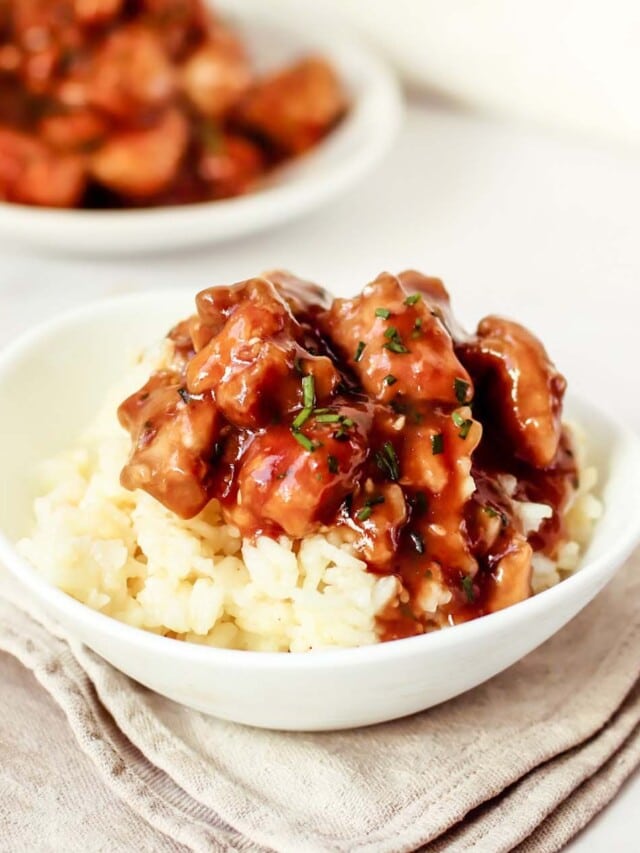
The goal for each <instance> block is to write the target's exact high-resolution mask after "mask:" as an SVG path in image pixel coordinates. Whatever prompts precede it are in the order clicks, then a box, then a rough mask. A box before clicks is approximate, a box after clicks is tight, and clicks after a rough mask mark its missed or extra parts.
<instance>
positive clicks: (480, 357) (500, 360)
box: [459, 316, 566, 468]
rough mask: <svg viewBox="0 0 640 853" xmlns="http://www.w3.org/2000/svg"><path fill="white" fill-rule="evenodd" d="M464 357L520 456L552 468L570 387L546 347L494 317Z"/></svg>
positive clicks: (491, 415)
mask: <svg viewBox="0 0 640 853" xmlns="http://www.w3.org/2000/svg"><path fill="white" fill-rule="evenodd" d="M459 355H460V358H461V360H462V362H463V363H464V365H465V366H466V367H467V368H468V370H469V371H470V373H471V375H472V376H473V377H474V380H475V381H476V383H477V384H478V385H479V387H481V392H480V399H479V402H480V404H481V405H482V407H483V409H484V410H485V413H486V414H485V417H486V418H487V419H488V420H489V421H490V422H491V421H492V422H493V423H496V418H498V419H499V420H498V426H499V428H500V431H501V434H502V433H504V435H505V437H506V438H507V439H508V440H509V441H510V443H511V444H512V447H513V450H514V452H515V454H516V455H517V456H518V457H520V458H521V459H523V460H524V461H525V462H528V463H530V464H531V465H534V466H536V467H538V468H544V467H547V466H548V465H551V463H552V462H553V460H554V458H555V456H556V453H557V452H558V446H559V443H560V437H561V433H562V425H561V412H562V399H563V397H564V392H565V389H566V381H565V379H564V377H563V376H562V375H561V374H560V373H558V371H557V370H556V368H555V366H554V365H553V363H552V362H551V361H550V359H549V356H548V355H547V352H546V350H545V348H544V347H543V346H542V344H541V343H540V341H539V340H538V339H537V338H536V337H535V336H534V335H532V334H531V332H529V331H528V330H527V329H525V328H524V327H523V326H521V325H520V324H519V323H514V322H513V321H511V320H505V319H503V318H501V317H494V316H491V317H486V318H485V319H484V320H482V321H481V323H480V324H479V326H478V332H477V337H476V338H475V339H473V340H471V341H470V342H468V343H465V344H463V345H462V346H461V347H460V349H459Z"/></svg>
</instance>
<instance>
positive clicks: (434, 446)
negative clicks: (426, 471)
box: [431, 432, 444, 456]
mask: <svg viewBox="0 0 640 853" xmlns="http://www.w3.org/2000/svg"><path fill="white" fill-rule="evenodd" d="M443 451H444V435H443V434H442V433H441V432H438V433H436V434H435V435H432V436H431V452H432V453H433V455H434V456H438V455H439V454H440V453H442V452H443Z"/></svg>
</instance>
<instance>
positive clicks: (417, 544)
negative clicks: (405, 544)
mask: <svg viewBox="0 0 640 853" xmlns="http://www.w3.org/2000/svg"><path fill="white" fill-rule="evenodd" d="M409 539H411V541H412V542H413V547H414V548H415V549H416V551H417V552H418V554H424V540H423V539H422V536H420V534H419V533H416V532H415V530H412V531H411V533H410V534H409Z"/></svg>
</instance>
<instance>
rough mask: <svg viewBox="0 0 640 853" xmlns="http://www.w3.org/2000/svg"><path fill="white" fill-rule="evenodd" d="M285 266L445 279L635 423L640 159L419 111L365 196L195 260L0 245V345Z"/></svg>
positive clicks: (618, 809) (316, 272)
mask: <svg viewBox="0 0 640 853" xmlns="http://www.w3.org/2000/svg"><path fill="white" fill-rule="evenodd" d="M275 266H285V267H288V268H290V269H291V270H293V271H294V272H296V273H298V274H299V275H302V276H306V277H309V278H314V279H316V280H318V281H320V282H321V283H322V284H324V285H326V286H327V287H329V288H330V289H332V290H333V291H334V292H335V293H336V294H347V293H350V292H354V291H356V290H358V289H360V288H361V287H362V286H363V285H364V284H365V283H366V282H367V281H368V280H369V279H371V278H372V277H373V276H375V275H376V274H377V273H378V272H380V271H381V270H383V269H390V270H391V271H398V270H400V269H403V268H406V267H410V266H413V267H417V268H418V269H420V270H422V271H424V272H426V273H429V274H432V275H439V276H441V277H442V278H443V279H444V280H445V282H446V284H447V285H448V287H449V289H450V291H451V292H452V295H453V300H454V307H455V308H456V309H457V313H458V314H459V316H460V317H461V319H462V320H463V321H465V322H466V323H467V324H468V325H469V326H473V325H474V324H475V323H476V322H477V321H478V320H479V319H480V317H481V316H483V315H484V314H487V313H490V312H498V313H503V314H506V315H511V316H513V317H514V318H516V319H518V320H521V321H522V322H524V323H526V324H527V325H529V326H530V327H531V328H532V329H533V330H534V331H536V332H537V333H538V334H539V335H540V336H541V337H542V339H543V341H544V342H545V343H546V345H547V347H548V349H549V350H550V352H551V354H552V356H553V357H554V359H555V361H556V363H557V364H558V366H559V367H560V369H561V370H562V371H563V372H564V373H565V375H566V376H567V378H568V379H569V382H570V386H571V388H572V389H573V390H575V391H578V392H580V393H582V394H585V395H588V396H589V397H591V398H593V399H595V400H598V401H599V402H600V404H601V405H602V406H604V407H606V408H608V409H609V410H611V411H614V412H616V414H617V416H618V417H619V418H621V419H625V420H627V421H628V422H630V423H631V424H637V423H638V421H639V420H640V395H639V393H638V391H639V387H638V386H639V382H638V375H637V362H638V357H637V354H638V351H639V349H640V328H639V324H638V317H639V314H640V310H639V309H640V295H639V292H640V291H639V289H640V153H639V154H634V153H633V152H631V151H626V152H625V151H614V150H607V149H605V148H599V147H596V146H594V145H589V144H587V143H585V142H578V141H571V140H569V141H567V139H566V138H562V137H554V136H553V135H552V134H548V133H547V134H543V133H542V132H532V131H526V130H523V129H519V128H513V127H511V128H510V127H507V126H505V125H500V124H496V123H492V122H490V121H488V120H486V121H485V120H481V119H478V118H470V117H463V116H460V115H454V114H447V113H443V112H437V111H434V110H433V109H430V108H428V107H426V106H421V105H419V104H414V105H413V106H412V108H411V109H410V112H409V115H408V121H407V124H406V126H405V129H404V131H403V133H402V136H401V139H400V140H399V143H398V145H397V146H396V148H395V150H394V152H393V154H392V155H391V156H389V157H388V158H387V159H386V161H385V162H384V163H383V164H382V165H381V166H380V167H379V169H378V171H377V173H376V174H374V175H373V176H371V178H370V179H369V180H368V182H367V183H366V184H365V185H364V186H361V187H359V188H357V189H356V190H354V191H353V192H352V193H351V195H350V196H349V197H348V198H345V199H342V200H341V201H338V202H334V203H332V204H331V206H330V207H327V208H325V209H324V210H322V211H320V212H318V213H317V214H314V215H313V216H310V217H308V218H305V219H304V220H300V221H299V222H298V223H296V224H294V225H291V226H288V227H287V228H283V229H279V230H277V231H274V232H270V233H267V234H265V235H261V236H258V237H256V238H253V239H250V240H243V241H242V242H235V243H233V244H228V245H227V246H224V247H217V248H215V249H212V250H207V251H203V252H200V253H190V254H189V255H181V256H175V255H174V256H165V257H155V258H136V259H120V260H118V261H117V262H114V261H109V262H106V261H105V260H98V259H95V258H94V259H86V260H78V259H75V260H72V259H68V258H62V257H58V258H51V257H37V256H35V255H29V254H24V253H23V254H18V253H17V252H14V251H13V250H12V248H11V247H9V246H0V340H1V341H6V340H8V339H10V338H12V337H14V336H15V335H17V334H18V333H19V332H20V331H21V330H24V329H26V328H28V327H29V326H31V325H32V324H33V323H36V322H38V321H41V320H45V319H46V318H48V317H50V316H51V315H52V314H53V313H54V312H58V311H62V310H64V309H65V308H68V307H71V306H74V305H77V304H80V303H82V302H86V301H89V300H93V299H97V298H99V297H101V296H104V295H108V294H114V293H118V292H125V291H128V290H134V289H142V288H150V287H167V286H177V287H184V288H188V289H189V290H190V291H192V292H194V293H195V292H196V291H197V290H198V289H199V288H201V287H204V286H206V285H212V284H220V283H227V282H231V281H237V280H239V279H242V278H244V277H247V276H249V275H252V274H256V273H258V272H260V271H262V270H264V269H268V268H273V267H275ZM78 358H82V353H78ZM636 489H637V484H636ZM629 498H630V500H636V501H637V500H640V495H638V494H637V493H630V496H629ZM612 618H615V614H612ZM639 802H640V776H638V775H636V777H635V779H634V780H633V781H632V782H631V783H628V784H627V785H626V787H625V788H624V789H623V791H622V792H621V794H620V796H619V797H618V798H617V800H616V801H615V802H614V804H613V805H612V806H610V807H609V808H608V809H607V810H606V811H605V812H604V814H603V815H602V816H601V817H599V818H598V819H597V820H596V821H595V822H594V823H593V824H592V825H591V827H589V829H588V830H587V831H586V832H585V833H583V834H582V835H581V836H580V837H579V838H578V839H576V840H575V841H574V842H573V844H572V845H571V850H572V851H574V853H575V851H580V853H583V851H584V852H585V853H586V851H589V853H599V851H607V853H608V851H610V850H613V851H623V853H624V851H634V850H637V849H639V847H638V845H639V842H638V838H640V809H638V804H639Z"/></svg>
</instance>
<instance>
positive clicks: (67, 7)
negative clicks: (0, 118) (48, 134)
mask: <svg viewBox="0 0 640 853" xmlns="http://www.w3.org/2000/svg"><path fill="white" fill-rule="evenodd" d="M10 15H11V25H10V31H11V33H12V42H13V45H14V47H15V48H16V50H17V54H14V58H13V63H14V65H15V69H14V70H15V71H16V72H17V73H18V74H19V77H20V80H21V81H22V83H23V84H24V86H25V88H26V89H27V90H28V91H29V92H30V93H36V94H41V95H46V94H49V92H50V89H51V86H52V84H53V82H54V80H55V76H56V74H57V72H58V70H59V67H60V66H61V64H62V63H63V60H64V58H65V56H67V55H68V54H69V53H70V52H71V51H74V50H76V49H77V48H78V47H79V46H80V45H81V44H82V33H81V31H80V29H79V27H78V26H77V25H76V22H75V20H74V16H73V2H72V0H19V2H13V3H12V4H11V9H10Z"/></svg>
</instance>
